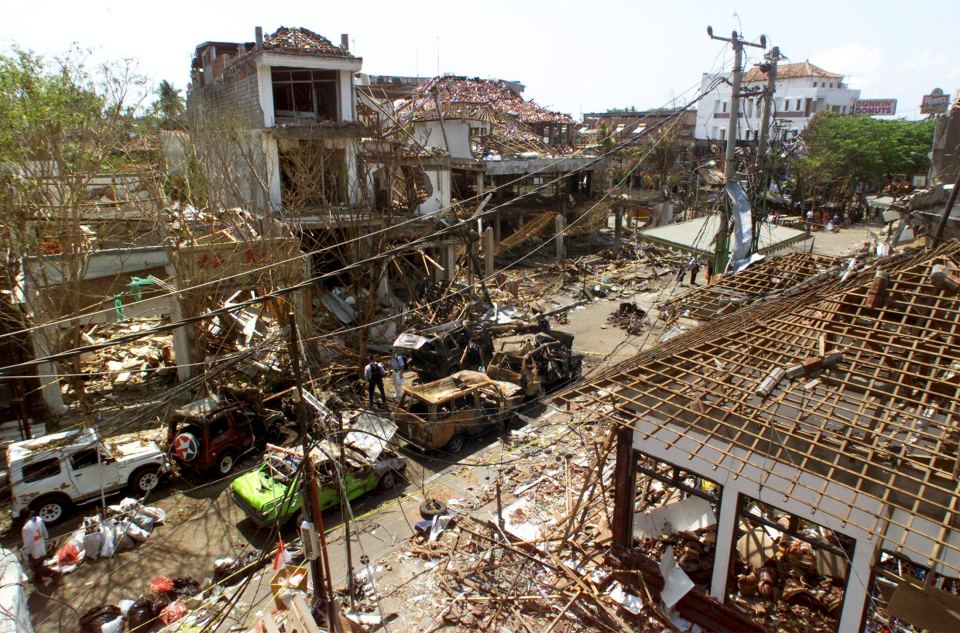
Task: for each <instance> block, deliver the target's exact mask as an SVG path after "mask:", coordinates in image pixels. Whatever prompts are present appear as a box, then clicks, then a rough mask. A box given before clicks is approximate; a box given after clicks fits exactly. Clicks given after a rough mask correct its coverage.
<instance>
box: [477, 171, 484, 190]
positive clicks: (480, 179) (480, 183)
mask: <svg viewBox="0 0 960 633" xmlns="http://www.w3.org/2000/svg"><path fill="white" fill-rule="evenodd" d="M477 195H478V196H480V195H483V172H482V171H481V172H477Z"/></svg>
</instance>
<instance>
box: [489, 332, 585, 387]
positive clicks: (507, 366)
mask: <svg viewBox="0 0 960 633" xmlns="http://www.w3.org/2000/svg"><path fill="white" fill-rule="evenodd" d="M493 345H494V351H493V355H492V357H491V359H490V362H489V364H488V365H487V375H488V376H490V378H492V379H494V380H502V381H507V382H511V383H515V384H518V385H520V386H521V387H522V388H523V393H524V396H526V397H527V398H528V399H531V398H538V397H540V396H542V395H543V394H545V393H546V392H547V391H550V390H551V389H553V388H555V387H558V386H560V385H562V384H566V383H568V382H570V381H572V380H576V379H577V378H579V377H580V374H581V371H582V368H583V356H582V355H580V354H575V353H574V352H573V335H572V334H567V333H566V332H561V331H559V330H548V331H546V332H533V333H527V334H515V335H512V336H504V337H501V338H497V339H494V341H493Z"/></svg>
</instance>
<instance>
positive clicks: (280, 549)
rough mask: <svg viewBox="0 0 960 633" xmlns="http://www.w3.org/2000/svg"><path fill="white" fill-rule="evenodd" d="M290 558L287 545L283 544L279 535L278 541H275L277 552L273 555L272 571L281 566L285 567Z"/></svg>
mask: <svg viewBox="0 0 960 633" xmlns="http://www.w3.org/2000/svg"><path fill="white" fill-rule="evenodd" d="M290 560H291V556H290V552H288V551H287V547H286V546H285V545H284V544H283V537H280V542H279V543H277V553H276V554H275V555H274V557H273V571H277V570H278V569H280V568H281V567H286V566H287V563H289V562H290Z"/></svg>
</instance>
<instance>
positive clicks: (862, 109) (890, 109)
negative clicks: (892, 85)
mask: <svg viewBox="0 0 960 633" xmlns="http://www.w3.org/2000/svg"><path fill="white" fill-rule="evenodd" d="M853 113H854V114H869V115H870V116H891V115H894V114H896V113H897V100H896V99H857V100H856V101H855V102H854V104H853Z"/></svg>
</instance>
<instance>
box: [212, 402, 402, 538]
mask: <svg viewBox="0 0 960 633" xmlns="http://www.w3.org/2000/svg"><path fill="white" fill-rule="evenodd" d="M383 422H384V423H385V424H387V425H390V426H393V425H392V424H391V423H390V422H389V421H383ZM354 428H356V427H354ZM395 429H396V427H394V428H393V430H395ZM377 430H378V431H381V432H382V431H383V429H382V426H381V428H379V429H377ZM378 435H379V433H378ZM389 435H390V436H392V435H393V433H392V432H389ZM371 437H373V436H372V435H371V434H370V433H369V432H366V431H360V432H357V431H351V432H350V433H348V434H347V437H346V441H345V450H344V453H345V454H344V457H345V461H346V464H344V467H345V471H346V479H345V481H344V487H345V488H346V493H347V498H348V499H349V500H353V499H356V498H357V497H360V496H362V495H364V494H366V493H368V492H370V491H371V490H375V489H377V488H379V489H381V490H385V489H388V488H392V487H393V486H394V485H396V483H397V474H398V473H400V472H402V471H403V470H404V468H405V467H406V462H405V461H404V459H403V458H402V457H400V456H398V455H397V454H396V453H394V452H392V451H390V450H389V449H387V448H385V446H384V444H385V442H382V441H374V442H371V440H370V438H371ZM383 437H384V436H383V435H379V438H383ZM351 440H353V441H351ZM339 458H340V448H339V447H338V446H335V445H334V444H332V443H330V442H328V441H326V440H322V441H319V442H317V443H315V444H314V445H313V447H311V449H310V459H311V461H312V462H313V466H314V470H315V471H316V474H317V481H318V483H319V485H320V494H319V498H320V509H321V510H326V509H328V508H332V507H334V506H338V505H340V486H339V484H338V482H337V479H336V470H337V469H336V467H337V462H338V461H339ZM302 459H303V451H302V450H301V449H300V448H296V449H291V448H284V447H281V446H274V445H272V444H268V445H267V450H266V452H265V453H264V456H263V463H262V464H261V465H260V467H259V468H257V469H256V470H254V471H251V472H249V473H246V474H245V475H241V476H240V477H237V478H236V479H234V480H233V482H232V483H231V484H230V492H231V495H232V497H233V500H234V501H235V502H236V504H237V505H239V506H240V508H241V509H242V510H243V511H244V513H246V515H247V516H248V517H250V519H251V520H252V521H253V522H254V523H255V524H257V525H259V526H266V525H277V524H280V525H283V524H285V523H286V522H287V521H289V520H290V519H292V518H293V517H294V516H295V515H296V514H297V512H299V510H300V508H301V507H302V505H303V495H302V494H301V491H300V486H301V483H302V477H301V475H300V472H299V471H300V464H301V462H302Z"/></svg>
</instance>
